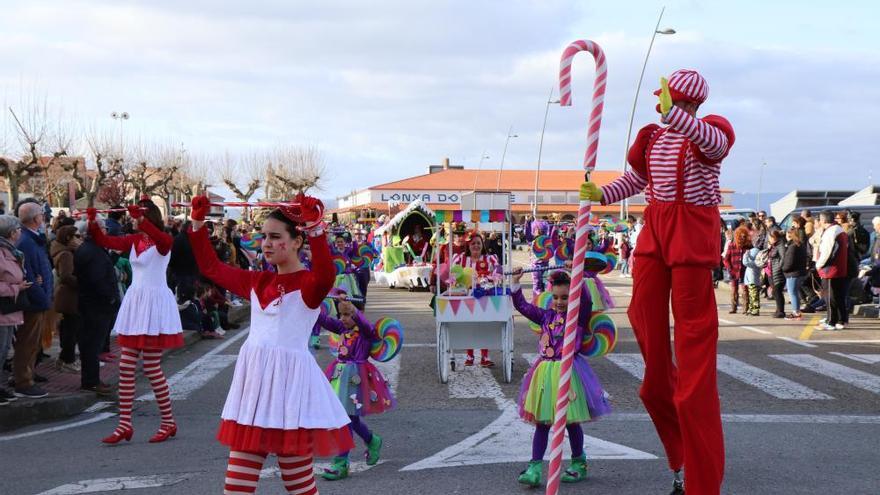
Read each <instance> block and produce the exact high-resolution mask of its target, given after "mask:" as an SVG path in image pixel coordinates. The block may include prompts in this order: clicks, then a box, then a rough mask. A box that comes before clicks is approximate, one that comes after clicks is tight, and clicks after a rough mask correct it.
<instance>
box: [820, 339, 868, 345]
mask: <svg viewBox="0 0 880 495" xmlns="http://www.w3.org/2000/svg"><path fill="white" fill-rule="evenodd" d="M813 343H814V344H880V340H858V339H843V340H841V339H837V340H814V341H813Z"/></svg>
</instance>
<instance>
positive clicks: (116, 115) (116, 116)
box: [110, 112, 131, 159]
mask: <svg viewBox="0 0 880 495" xmlns="http://www.w3.org/2000/svg"><path fill="white" fill-rule="evenodd" d="M130 117H131V116H130V115H129V114H128V112H110V118H111V119H113V120H118V121H119V158H120V159H122V123H123V122H125V121H126V120H128V119H129V118H130Z"/></svg>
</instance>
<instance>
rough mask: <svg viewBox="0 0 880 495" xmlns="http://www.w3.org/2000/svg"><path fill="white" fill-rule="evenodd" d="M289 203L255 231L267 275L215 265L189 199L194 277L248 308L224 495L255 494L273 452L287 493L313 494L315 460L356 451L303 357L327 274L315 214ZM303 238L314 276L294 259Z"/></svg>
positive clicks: (228, 415) (320, 376) (223, 428)
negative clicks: (244, 301)
mask: <svg viewBox="0 0 880 495" xmlns="http://www.w3.org/2000/svg"><path fill="white" fill-rule="evenodd" d="M297 202H298V203H299V207H281V208H279V209H277V210H274V211H273V212H272V213H270V214H269V216H268V218H267V219H266V221H265V222H264V223H263V234H264V236H265V237H264V239H263V253H264V254H265V256H266V260H267V261H268V262H269V263H272V264H273V265H275V266H276V270H275V271H274V272H269V271H246V270H240V269H237V268H233V267H231V266H229V265H226V264H223V263H221V262H220V260H219V259H218V258H217V255H216V254H215V253H214V250H213V249H212V248H211V241H210V240H209V239H208V234H207V231H206V229H204V228H203V225H204V220H205V215H206V214H207V212H208V210H209V209H210V206H209V202H208V199H207V198H206V197H204V196H198V197H195V198H193V200H192V220H193V222H192V230H191V231H190V232H189V239H190V243H191V244H192V247H193V252H194V253H195V258H196V260H197V262H198V265H199V270H200V271H201V272H202V275H204V276H205V277H207V278H209V279H211V280H212V281H214V283H216V284H218V285H220V286H221V287H224V288H225V289H227V290H229V291H230V292H232V293H234V294H237V295H239V296H241V297H249V298H250V301H251V327H250V334H249V335H248V337H247V340H246V341H245V343H244V344H243V345H242V346H241V350H240V351H239V354H238V359H237V361H236V363H235V372H234V374H233V377H232V384H231V385H230V388H229V394H228V395H227V397H226V404H225V405H224V407H223V412H222V414H221V416H222V421H221V423H220V431H219V432H218V434H217V438H218V440H220V443H222V444H224V445H227V446H228V447H229V451H230V452H229V464H228V468H227V471H226V480H225V486H224V491H223V493H224V494H248V493H254V492H256V489H257V485H258V483H259V480H260V470H261V469H262V467H263V463H264V462H265V460H266V456H267V455H268V454H270V453H273V454H275V455H276V456H277V458H278V465H279V468H280V470H281V479H282V480H283V482H284V488H285V489H286V491H287V492H288V493H292V494H297V495H315V494H317V493H318V488H317V486H316V484H315V478H314V474H313V471H312V469H313V468H312V464H313V458H314V456H316V455H317V456H330V455H338V454H340V453H342V452H348V451H349V450H351V449H352V448H353V447H354V442H353V441H352V439H351V432H350V431H349V428H348V423H349V419H348V415H347V414H345V408H343V407H342V404H340V402H339V399H337V398H336V394H335V393H334V392H333V389H332V388H331V387H330V383H329V382H328V381H327V378H326V377H325V376H324V373H323V372H322V371H321V368H320V367H319V366H318V363H317V362H315V359H314V358H313V357H312V355H311V354H310V353H309V351H308V341H309V335H310V333H311V329H312V325H314V323H315V321H316V320H317V318H318V314H319V313H320V306H321V303H322V301H323V299H324V298H325V297H326V296H327V294H328V292H329V291H330V288H331V287H332V285H333V277H334V275H333V274H334V273H335V270H334V269H333V264H332V262H331V260H330V248H329V247H328V245H327V239H326V237H325V234H324V223H323V222H322V221H321V212H322V210H323V206H322V205H321V203H320V201H318V200H317V199H314V198H311V197H307V196H303V195H302V194H300V195H299V196H298V197H297ZM304 223H305V225H304ZM306 235H307V236H308V237H309V241H310V245H311V250H312V270H306V269H304V267H303V265H302V263H301V262H300V259H299V250H300V249H301V248H302V245H303V241H304V237H305V236H306Z"/></svg>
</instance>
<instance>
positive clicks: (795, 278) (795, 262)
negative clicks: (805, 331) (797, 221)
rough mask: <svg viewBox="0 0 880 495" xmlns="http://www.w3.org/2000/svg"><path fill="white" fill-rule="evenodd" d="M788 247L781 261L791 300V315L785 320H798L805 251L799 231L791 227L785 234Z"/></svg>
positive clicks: (805, 266) (805, 258) (805, 272)
mask: <svg viewBox="0 0 880 495" xmlns="http://www.w3.org/2000/svg"><path fill="white" fill-rule="evenodd" d="M785 235H786V239H787V240H788V247H786V249H785V255H784V257H783V259H782V273H783V274H784V275H785V287H786V290H787V291H788V297H789V299H790V300H791V314H790V315H788V316H786V317H785V319H786V320H800V319H801V306H800V302H801V300H800V294H801V285H802V284H803V281H804V277H806V275H807V249H806V247H805V246H804V241H803V237H802V236H801V230H800V229H799V228H798V227H797V226H795V225H792V226H791V228H789V229H788V232H786V234H785Z"/></svg>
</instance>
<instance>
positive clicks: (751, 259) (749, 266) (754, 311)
mask: <svg viewBox="0 0 880 495" xmlns="http://www.w3.org/2000/svg"><path fill="white" fill-rule="evenodd" d="M759 252H760V250H758V248H757V247H752V248H751V249H749V250H748V251H745V253H743V266H744V267H745V269H744V270H745V272H744V274H743V284H745V286H746V287H747V288H748V292H749V297H748V299H747V300H746V301H745V303H746V307H745V311H744V312H743V314H747V315H750V316H760V315H761V294H760V292H761V288H760V286H761V267H760V266H758V264H757V263H756V259H757V257H758V253H759Z"/></svg>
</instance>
